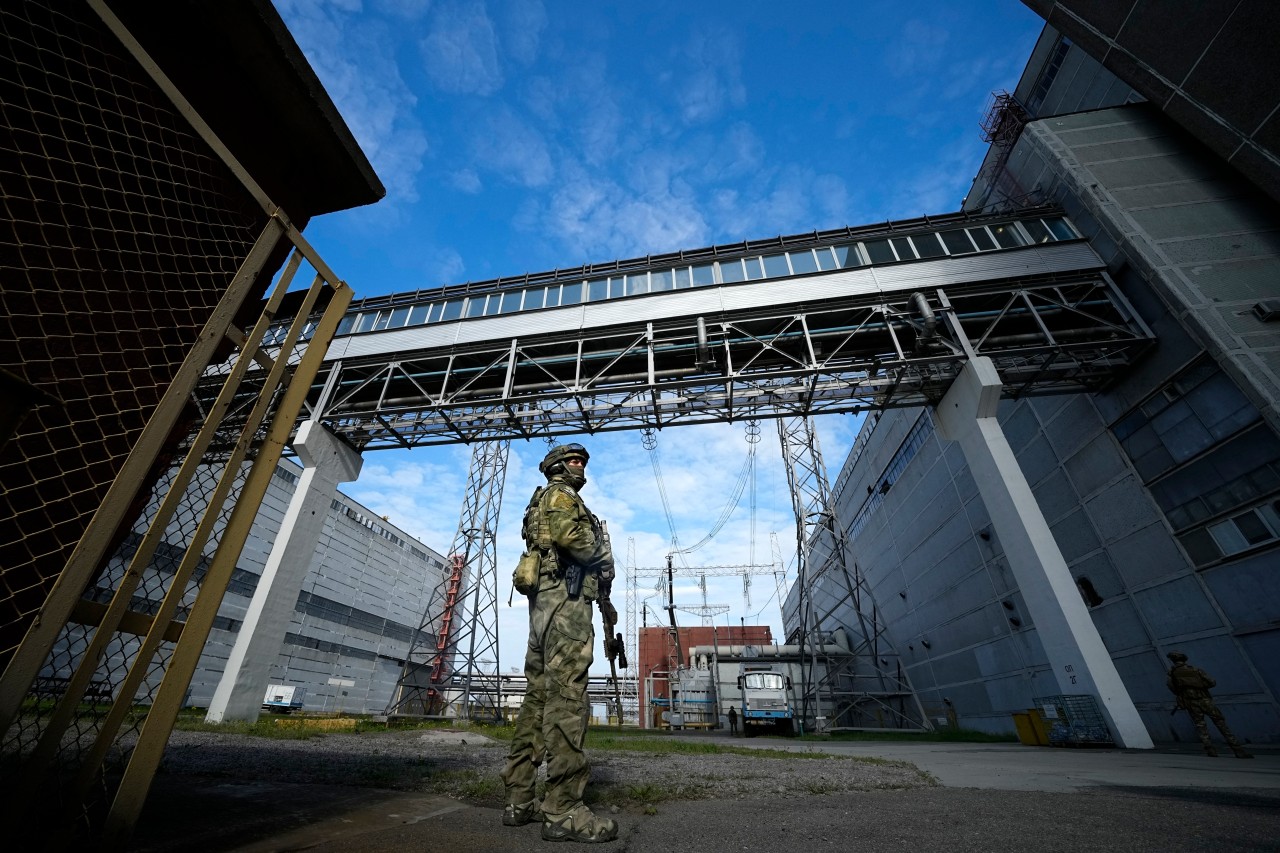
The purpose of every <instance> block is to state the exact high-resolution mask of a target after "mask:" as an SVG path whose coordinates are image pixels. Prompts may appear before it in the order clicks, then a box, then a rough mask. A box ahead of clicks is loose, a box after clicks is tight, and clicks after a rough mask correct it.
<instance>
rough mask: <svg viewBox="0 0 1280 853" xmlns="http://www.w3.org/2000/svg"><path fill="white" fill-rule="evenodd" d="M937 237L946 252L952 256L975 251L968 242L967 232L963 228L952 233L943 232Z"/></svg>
mask: <svg viewBox="0 0 1280 853" xmlns="http://www.w3.org/2000/svg"><path fill="white" fill-rule="evenodd" d="M938 236H939V237H941V238H942V243H943V245H945V246H946V247H947V251H948V252H950V253H951V254H953V255H964V254H968V253H969V252H973V251H977V250H976V248H975V247H974V245H973V243H972V242H971V241H970V240H969V234H968V232H966V231H965V230H964V229H963V228H957V229H955V230H954V231H943V232H942V233H941V234H939V235H938Z"/></svg>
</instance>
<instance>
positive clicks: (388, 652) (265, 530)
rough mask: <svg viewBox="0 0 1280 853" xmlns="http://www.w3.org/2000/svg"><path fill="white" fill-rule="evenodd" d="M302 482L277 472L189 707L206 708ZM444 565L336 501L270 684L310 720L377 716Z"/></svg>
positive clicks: (285, 464) (288, 471)
mask: <svg viewBox="0 0 1280 853" xmlns="http://www.w3.org/2000/svg"><path fill="white" fill-rule="evenodd" d="M300 473H301V469H300V466H298V465H297V464H296V463H295V462H293V461H292V460H284V461H282V462H281V463H280V465H279V466H278V467H277V468H276V476H275V477H274V478H273V480H272V484H271V488H270V489H269V490H268V492H267V496H266V499H265V500H263V502H262V508H261V509H260V510H259V512H258V517H257V519H256V520H255V522H254V526H253V531H252V532H251V533H250V535H249V540H248V541H247V542H246V543H245V548H244V551H243V552H242V553H241V555H240V561H239V564H238V567H237V569H236V573H235V576H234V577H233V578H232V581H231V585H230V586H229V587H228V588H227V594H226V596H225V597H224V598H223V601H222V608H221V610H220V611H219V613H218V618H217V620H216V621H215V622H214V627H213V631H212V632H211V634H210V636H209V641H208V643H207V644H206V645H205V649H204V654H203V655H202V656H201V659H200V666H199V668H198V669H197V670H196V673H195V676H194V677H193V678H192V681H191V691H190V694H189V698H188V704H189V705H193V706H196V707H201V708H207V707H208V706H209V702H210V700H211V699H212V697H213V693H214V690H215V688H216V687H217V684H218V681H219V679H220V678H221V676H222V673H223V671H224V669H225V666H226V661H227V657H228V655H229V654H230V651H231V648H232V647H233V645H234V644H235V640H236V636H237V634H238V633H239V631H240V627H241V625H242V624H243V622H244V617H245V613H246V611H247V609H248V607H249V603H250V599H251V598H252V596H253V593H254V590H255V589H257V586H258V580H259V578H260V577H261V576H262V572H263V568H264V566H265V565H266V562H267V559H268V555H269V552H270V550H271V543H272V542H273V541H274V540H275V539H276V537H277V535H278V534H279V532H280V525H281V522H282V520H283V518H284V516H285V512H286V509H287V507H288V505H289V501H290V499H291V498H292V497H293V492H294V490H295V489H296V488H297V486H298V483H299V474H300ZM444 565H445V561H444V557H443V556H442V555H441V554H439V553H438V552H436V551H434V550H432V549H431V548H429V547H427V546H426V545H424V544H422V543H421V542H419V541H417V540H416V539H414V538H413V537H411V536H410V535H409V534H408V533H406V532H405V531H403V530H401V529H400V528H398V527H396V526H395V525H393V524H391V523H390V522H389V521H387V520H386V519H383V518H379V517H378V516H376V515H374V514H373V512H372V511H371V510H369V509H367V508H365V507H363V506H361V505H360V504H359V503H356V502H355V501H353V500H352V499H351V498H349V497H347V496H346V495H343V494H342V493H341V492H339V493H338V494H337V496H336V497H335V498H333V499H332V500H331V502H330V509H329V513H328V515H327V517H326V518H325V520H324V525H323V532H322V533H321V536H320V539H319V541H318V542H317V543H316V547H315V554H314V556H313V557H312V559H311V566H310V568H309V570H308V571H307V574H306V579H305V580H304V581H303V585H302V591H301V592H300V593H299V595H298V599H297V604H296V605H295V606H294V609H293V613H292V614H291V618H290V623H289V626H288V629H287V631H286V633H285V635H284V642H283V644H282V645H281V647H280V651H279V654H278V655H277V656H276V658H275V663H274V664H272V666H271V668H270V673H269V679H268V681H269V683H271V684H282V685H287V686H290V687H301V688H305V690H306V695H305V698H304V701H303V709H304V710H307V711H322V712H335V711H342V712H347V713H354V714H362V713H363V714H378V713H381V712H382V711H384V710H385V709H386V707H387V705H388V704H389V702H390V700H391V697H392V693H393V691H394V690H395V686H396V682H397V681H399V679H400V674H401V671H402V670H403V667H404V659H405V655H406V654H407V653H408V650H409V645H410V642H411V640H412V638H413V633H414V632H415V631H417V630H418V625H419V623H420V621H421V619H422V613H423V611H424V610H425V608H426V606H427V601H428V599H429V598H430V597H431V593H432V591H433V590H435V589H436V587H437V586H439V585H440V583H441V581H442V579H443V577H444ZM348 682H350V683H348Z"/></svg>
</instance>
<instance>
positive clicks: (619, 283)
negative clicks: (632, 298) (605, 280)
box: [609, 275, 627, 299]
mask: <svg viewBox="0 0 1280 853" xmlns="http://www.w3.org/2000/svg"><path fill="white" fill-rule="evenodd" d="M626 295H627V277H626V276H625V275H615V276H610V277H609V298H610V299H617V298H618V297H619V296H626Z"/></svg>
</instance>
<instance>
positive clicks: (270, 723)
mask: <svg viewBox="0 0 1280 853" xmlns="http://www.w3.org/2000/svg"><path fill="white" fill-rule="evenodd" d="M173 727H174V728H175V729H177V730H179V731H184V732H220V733H222V734H231V735H249V736H250V737H263V738H271V739H273V740H307V739H309V738H313V737H324V732H320V731H317V730H315V729H308V728H303V727H297V726H278V725H276V721H275V720H272V719H264V720H258V721H257V722H256V723H246V722H243V721H241V720H229V721H227V722H224V723H206V722H205V721H204V718H203V717H200V718H199V719H195V718H189V717H188V718H183V717H179V718H178V720H177V721H176V722H175V723H174V726H173Z"/></svg>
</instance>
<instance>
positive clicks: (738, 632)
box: [637, 625, 773, 728]
mask: <svg viewBox="0 0 1280 853" xmlns="http://www.w3.org/2000/svg"><path fill="white" fill-rule="evenodd" d="M677 630H678V632H679V633H678V639H679V647H680V654H681V658H682V660H681V663H682V664H683V665H685V666H688V665H689V649H691V648H693V647H694V646H713V645H720V646H744V645H745V646H770V645H773V632H772V631H771V630H770V629H769V626H768V625H746V626H736V625H726V626H723V627H721V626H704V625H699V626H690V627H687V628H679V629H677ZM637 639H638V641H639V655H638V658H639V666H640V673H639V677H640V708H641V709H642V711H643V709H645V708H648V707H649V696H648V691H649V681H648V679H649V677H650V676H651V675H653V674H654V673H660V674H665V673H666V672H668V671H669V670H670V669H671V655H672V654H673V652H674V648H675V646H674V644H673V643H672V642H671V629H670V628H666V627H662V628H641V629H639V636H638V638H637ZM662 678H663V680H661V681H657V680H655V681H654V683H653V698H658V699H666V698H669V697H670V690H669V688H668V686H667V682H666V680H665V675H663V676H662ZM642 716H643V713H642ZM652 716H653V715H652V712H650V713H649V715H648V717H649V719H646V720H642V721H641V726H643V727H645V728H651V727H653V719H652Z"/></svg>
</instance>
